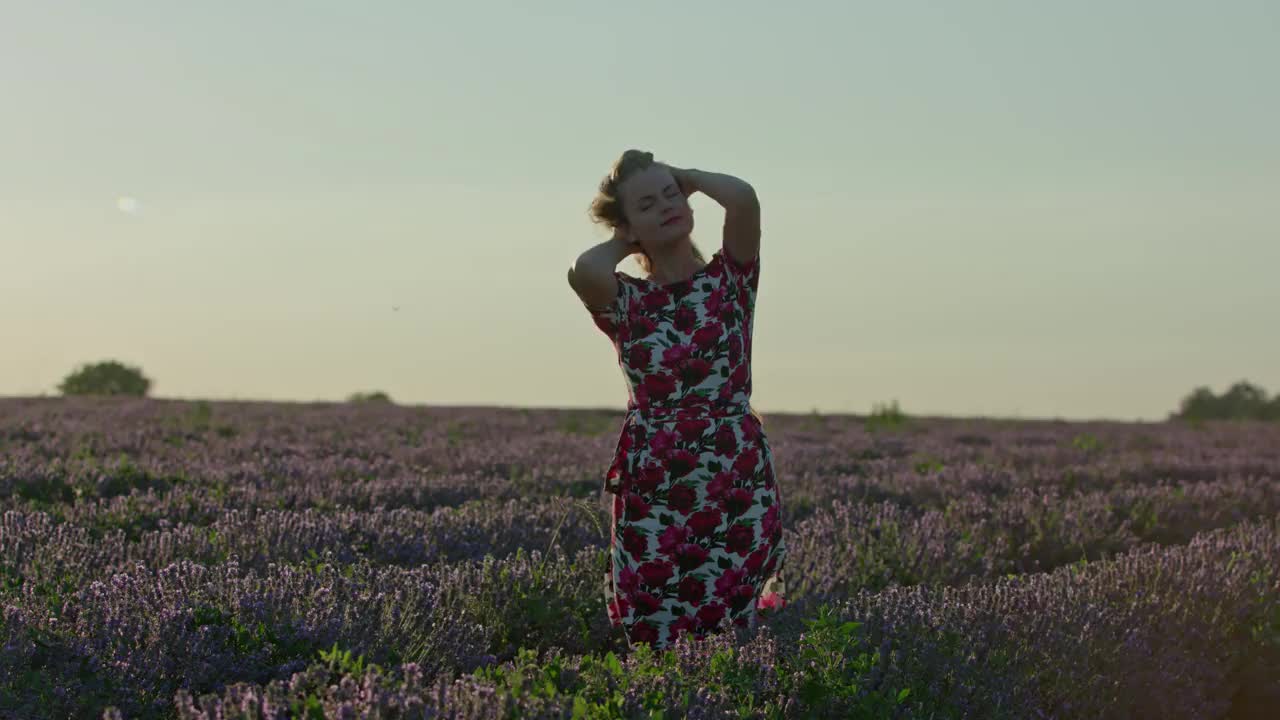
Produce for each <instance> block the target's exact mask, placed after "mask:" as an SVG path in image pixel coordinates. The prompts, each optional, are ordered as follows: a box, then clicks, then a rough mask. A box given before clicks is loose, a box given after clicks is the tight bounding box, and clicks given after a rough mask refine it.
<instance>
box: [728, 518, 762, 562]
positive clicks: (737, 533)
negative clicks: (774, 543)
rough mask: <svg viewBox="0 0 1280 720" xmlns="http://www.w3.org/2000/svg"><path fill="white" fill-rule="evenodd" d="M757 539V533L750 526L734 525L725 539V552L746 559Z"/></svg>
mask: <svg viewBox="0 0 1280 720" xmlns="http://www.w3.org/2000/svg"><path fill="white" fill-rule="evenodd" d="M755 539H756V531H755V530H754V529H752V527H751V526H750V525H734V526H733V527H730V528H729V532H728V534H727V536H726V538H725V551H726V552H731V553H737V554H738V555H742V556H743V557H746V555H747V553H749V552H751V544H752V543H754V542H755Z"/></svg>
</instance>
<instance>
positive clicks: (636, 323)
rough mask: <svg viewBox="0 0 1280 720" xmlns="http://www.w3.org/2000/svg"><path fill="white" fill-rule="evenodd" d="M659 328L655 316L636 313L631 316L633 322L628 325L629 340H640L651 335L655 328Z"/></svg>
mask: <svg viewBox="0 0 1280 720" xmlns="http://www.w3.org/2000/svg"><path fill="white" fill-rule="evenodd" d="M657 329H658V324H657V323H655V322H654V321H653V318H650V317H646V316H644V315H640V314H635V315H632V316H631V322H630V323H629V324H628V326H627V334H628V338H627V339H629V340H639V339H641V338H646V337H649V336H650V335H652V334H653V331H654V330H657Z"/></svg>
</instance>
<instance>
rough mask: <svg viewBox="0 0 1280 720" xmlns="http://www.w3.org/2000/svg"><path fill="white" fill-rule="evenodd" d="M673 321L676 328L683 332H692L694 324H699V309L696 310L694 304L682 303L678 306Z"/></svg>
mask: <svg viewBox="0 0 1280 720" xmlns="http://www.w3.org/2000/svg"><path fill="white" fill-rule="evenodd" d="M671 322H672V324H674V325H675V326H676V330H679V331H680V332H682V333H689V332H692V331H693V328H694V326H696V325H697V324H698V311H697V310H694V309H693V306H692V305H681V306H680V307H678V308H676V312H675V315H674V316H673V317H672V318H671Z"/></svg>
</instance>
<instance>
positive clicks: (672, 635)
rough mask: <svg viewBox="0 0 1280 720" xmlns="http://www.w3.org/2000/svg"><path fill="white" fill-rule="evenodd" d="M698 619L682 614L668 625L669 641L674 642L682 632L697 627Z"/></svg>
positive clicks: (687, 631)
mask: <svg viewBox="0 0 1280 720" xmlns="http://www.w3.org/2000/svg"><path fill="white" fill-rule="evenodd" d="M697 627H698V621H697V620H694V619H693V618H692V617H690V616H688V615H681V616H680V617H678V618H676V619H675V620H674V621H672V623H671V624H670V625H668V626H667V642H668V643H674V642H675V641H676V639H677V638H679V637H680V636H681V635H682V634H685V633H689V632H692V631H693V630H695V629H697Z"/></svg>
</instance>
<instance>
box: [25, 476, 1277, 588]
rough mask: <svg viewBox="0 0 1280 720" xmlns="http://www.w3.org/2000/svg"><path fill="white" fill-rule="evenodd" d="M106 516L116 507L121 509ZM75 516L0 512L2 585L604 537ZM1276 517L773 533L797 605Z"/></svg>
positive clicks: (967, 501) (561, 506)
mask: <svg viewBox="0 0 1280 720" xmlns="http://www.w3.org/2000/svg"><path fill="white" fill-rule="evenodd" d="M113 504H115V505H127V504H128V499H127V498H116V499H114V503H113ZM90 507H93V508H96V509H97V510H99V511H101V509H102V507H103V506H101V505H98V506H90ZM84 510H85V508H77V509H75V510H74V511H70V512H69V513H68V514H69V515H71V516H72V519H67V520H63V521H59V520H57V519H56V518H55V517H54V516H53V515H51V514H49V513H47V512H43V511H31V512H19V511H6V512H5V513H3V515H0V579H4V578H7V579H8V581H7V582H8V583H9V584H11V585H14V584H17V583H19V582H25V583H27V584H31V585H33V586H35V587H55V586H56V584H57V583H60V582H61V583H70V584H72V585H73V586H76V587H78V586H81V585H84V584H87V583H89V582H92V581H93V580H97V579H104V578H108V577H110V576H111V575H112V574H113V573H115V572H120V571H124V570H128V569H131V568H132V567H134V566H135V565H138V564H141V565H143V566H145V567H149V568H158V567H164V566H166V565H168V564H170V563H173V562H177V561H179V560H190V561H194V562H199V563H204V564H216V563H220V562H224V561H227V560H228V559H230V558H232V557H235V558H237V560H238V561H239V563H240V565H241V566H243V567H247V568H252V569H256V570H263V569H265V568H266V567H267V565H269V564H271V563H276V564H290V563H306V562H308V561H310V560H315V559H317V558H319V557H321V556H325V555H327V556H328V557H331V558H332V560H333V561H334V562H337V563H344V564H345V563H353V562H357V561H360V560H367V561H369V562H372V563H375V564H380V565H392V566H404V567H413V566H417V565H421V564H424V563H442V562H456V561H460V560H468V559H480V558H483V557H484V556H485V555H494V556H496V557H499V558H501V557H504V556H507V555H510V554H512V553H514V552H516V550H517V549H519V548H526V549H528V548H542V549H544V550H546V551H549V550H551V548H552V546H553V544H554V546H556V547H558V548H560V549H562V550H563V551H565V552H568V553H574V552H577V551H578V550H581V549H588V548H603V547H605V546H606V545H607V532H608V529H607V522H608V517H607V515H606V514H605V513H604V512H603V511H602V510H600V508H598V507H596V506H594V505H592V504H588V503H583V502H573V501H568V500H561V501H540V502H517V501H514V500H508V501H496V500H495V501H473V502H469V503H467V504H465V505H463V506H460V507H456V508H439V509H437V510H434V511H431V512H425V511H419V510H410V509H403V508H402V509H396V510H373V511H357V510H345V509H344V510H335V511H331V512H321V511H318V510H315V509H312V508H309V509H307V510H303V511H294V510H259V509H256V508H252V507H251V508H248V509H225V508H223V509H221V510H218V511H217V515H216V519H215V520H213V521H212V522H209V523H208V524H207V525H194V524H189V523H186V522H184V521H181V520H179V521H177V522H176V523H175V522H174V521H172V520H170V519H169V518H167V517H164V516H163V515H158V516H157V515H149V514H145V513H144V512H142V511H139V510H137V509H136V508H133V509H129V508H127V507H126V508H124V509H120V508H117V509H115V510H113V511H106V512H105V513H103V512H85V511H84ZM212 513H213V511H212V509H210V514H212ZM1276 513H1280V478H1277V479H1270V478H1260V479H1254V478H1229V479H1224V480H1219V481H1211V482H1200V483H1182V484H1179V485H1169V484H1161V485H1131V486H1122V487H1117V488H1113V489H1112V490H1109V491H1094V492H1088V493H1074V494H1070V495H1067V494H1064V493H1063V492H1062V491H1061V490H1060V489H1058V488H1050V489H1048V490H1047V491H1045V492H1041V493H1033V492H1031V491H1030V490H1028V489H1025V488H1020V489H1018V490H1017V491H1015V492H1013V493H1011V494H1009V495H1007V496H1005V497H1002V498H990V497H986V496H983V495H980V494H978V493H976V492H970V493H969V494H968V495H966V496H963V497H960V498H956V499H953V500H952V501H950V502H949V504H948V505H947V507H946V508H945V509H943V510H926V511H924V512H918V511H916V510H913V509H911V508H904V507H902V506H900V505H898V504H895V503H892V502H889V501H881V502H878V503H871V502H854V501H843V500H841V501H836V502H834V503H832V504H831V505H830V506H829V507H828V508H826V509H822V510H818V511H816V512H814V513H813V514H811V515H810V516H809V517H807V518H806V519H804V520H801V521H800V522H798V523H795V524H794V525H793V526H791V527H785V528H784V529H783V533H784V536H785V537H786V542H787V545H788V547H789V548H790V557H789V560H788V584H789V586H790V587H791V590H792V598H793V599H799V598H800V597H801V596H803V595H804V594H806V593H809V592H818V593H823V594H839V593H844V592H852V591H854V590H857V589H860V588H862V589H865V588H871V589H878V588H881V587H886V586H890V585H894V584H901V585H913V584H917V583H942V584H957V583H961V582H964V581H966V580H967V579H969V578H993V577H1000V576H1003V575H1005V574H1008V573H1022V572H1030V571H1037V570H1046V569H1052V568H1054V567H1058V566H1060V565H1063V564H1067V563H1071V562H1075V561H1078V560H1082V559H1099V558H1103V557H1106V556H1108V555H1114V554H1117V553H1119V552H1123V551H1125V550H1128V549H1130V548H1132V547H1135V546H1138V545H1140V544H1142V543H1144V542H1158V543H1163V544H1170V543H1185V542H1187V541H1188V540H1190V539H1191V537H1192V536H1193V535H1194V534H1195V533H1197V532H1199V531H1202V530H1207V529H1212V528H1218V527H1230V526H1232V525H1234V524H1236V523H1238V522H1240V521H1242V520H1246V519H1250V518H1255V517H1270V516H1272V515H1274V514H1276ZM131 514H132V518H133V520H143V519H145V520H148V521H150V523H153V524H156V525H158V526H160V527H158V528H157V529H155V530H145V531H140V532H138V533H137V534H136V536H132V537H131V534H130V533H129V532H126V530H124V529H122V528H119V527H114V526H113V525H114V523H115V522H117V521H119V522H123V523H124V524H126V525H128V526H129V527H131V528H133V527H137V525H138V523H137V522H134V521H132V520H131V519H130V515H131ZM104 517H105V518H107V519H106V520H104ZM104 528H105V529H104Z"/></svg>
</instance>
